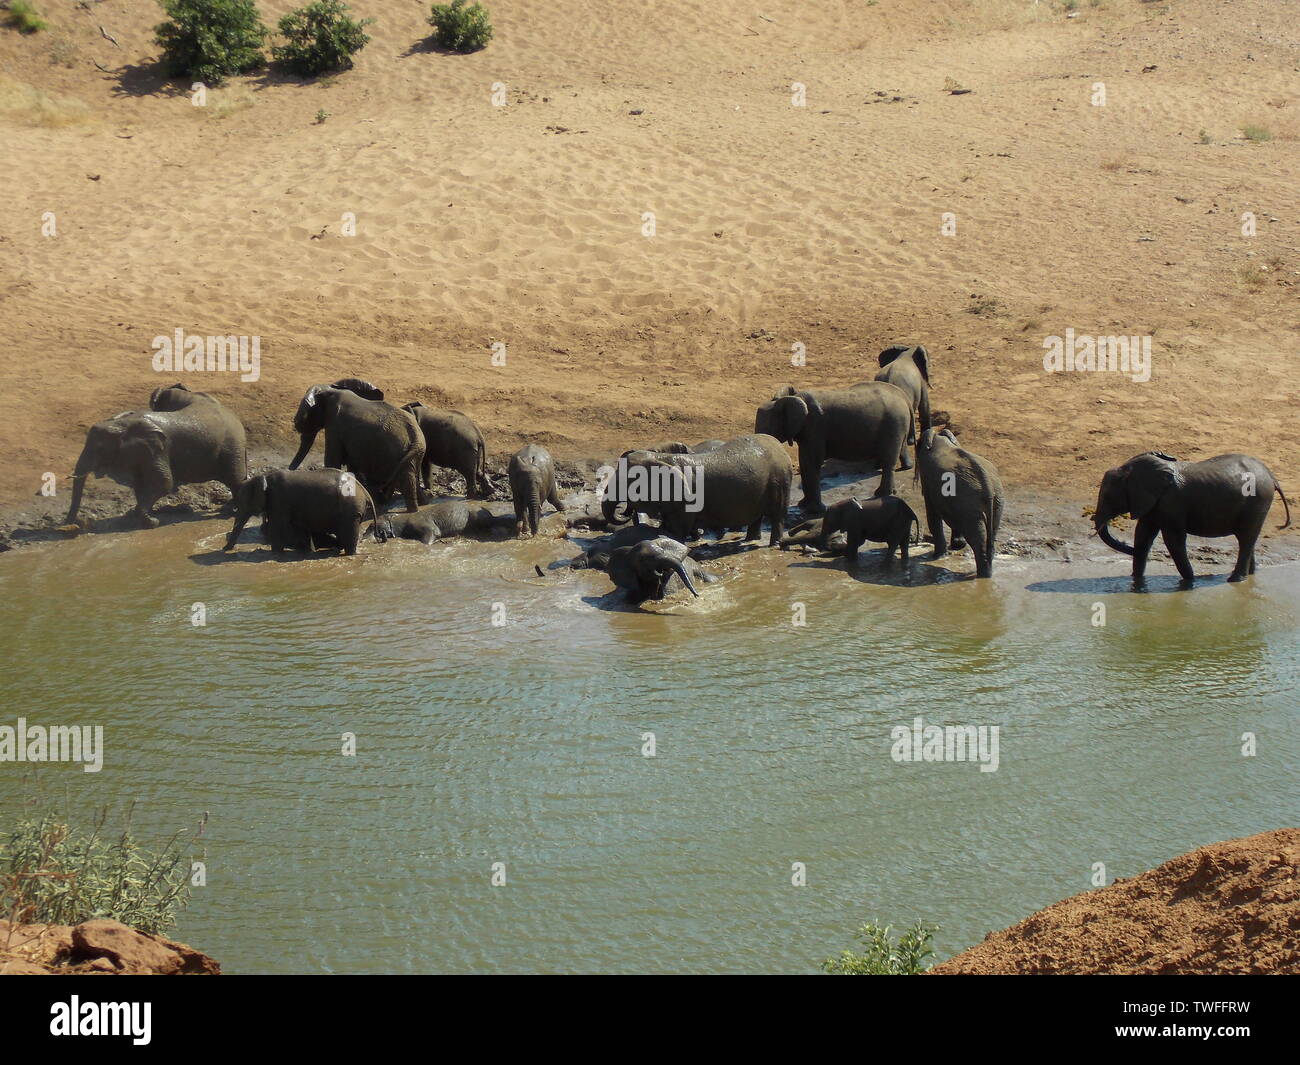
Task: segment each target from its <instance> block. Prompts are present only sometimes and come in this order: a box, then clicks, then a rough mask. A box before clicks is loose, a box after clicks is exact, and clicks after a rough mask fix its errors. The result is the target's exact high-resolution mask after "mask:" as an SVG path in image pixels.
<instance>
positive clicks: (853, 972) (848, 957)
mask: <svg viewBox="0 0 1300 1065" xmlns="http://www.w3.org/2000/svg"><path fill="white" fill-rule="evenodd" d="M936 931H937V929H935V928H931V927H929V926H928V925H923V924H922V923H921V922H920V921H917V922H916V924H914V925H913V926H912V927H911V928H909V929H908V930H907V931H906V932H904V933H903V934H902V935H901V936H899V938H898V942H897V943H895V942H894V940H893V936H892V934H891V932H892V929H890V927H889V925H884V926H881V925H878V924H874V923H867V924H864V925H863V926H862V927H861V928H859V929H858V930H857V931H856V932H854V933H853V937H854V938H855V939H856V940H857V941H858V942H859V943H861V944H862V946H863V947H864V948H865V949H864V950H863V951H862V953H860V954H856V953H854V952H853V951H851V950H845V951H842V952H841V953H840V956H839V957H838V958H827V959H826V960H825V961H824V962H822V971H823V972H827V973H832V974H834V975H836V976H918V975H919V974H921V973H923V972H925V971H926V969H928V968H930V967H929V966H928V965H925V964H923V963H924V962H925V959H926V958H931V957H933V956H934V951H932V950H931V949H930V940H931V939H933V938H934V933H935V932H936Z"/></svg>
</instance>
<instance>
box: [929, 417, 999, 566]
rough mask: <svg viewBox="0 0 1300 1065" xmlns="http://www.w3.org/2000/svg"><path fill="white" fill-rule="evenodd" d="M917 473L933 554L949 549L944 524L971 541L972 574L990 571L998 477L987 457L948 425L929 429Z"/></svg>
mask: <svg viewBox="0 0 1300 1065" xmlns="http://www.w3.org/2000/svg"><path fill="white" fill-rule="evenodd" d="M916 479H917V480H919V481H920V482H921V492H922V494H923V495H924V497H925V520H926V524H927V525H928V526H929V527H930V536H931V537H932V538H933V540H934V555H933V557H934V558H942V557H943V556H944V555H946V554H947V553H948V538H947V535H946V533H945V532H944V526H945V525H946V526H947V527H948V528H950V529H952V531H953V533H954V534H955V535H956V536H959V537H961V539H963V540H965V541H966V543H968V544H969V545H970V549H971V551H972V552H973V553H974V555H975V575H976V576H977V577H991V576H992V575H993V556H994V553H995V551H996V547H995V545H996V543H997V537H998V526H999V525H1000V524H1001V523H1002V506H1003V494H1002V481H1001V480H1000V479H999V477H998V471H997V470H996V469H995V468H994V467H993V464H992V463H991V462H989V461H988V460H987V459H983V458H980V456H979V455H976V454H975V453H974V452H971V451H967V450H965V449H964V448H963V447H961V446H960V445H959V444H958V443H957V438H956V437H955V436H953V434H952V433H951V431H949V430H947V429H943V430H935V429H933V428H931V429H927V430H926V431H925V432H924V433H922V434H921V438H920V440H919V441H918V442H917V447H916Z"/></svg>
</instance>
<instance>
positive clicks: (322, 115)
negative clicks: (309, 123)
mask: <svg viewBox="0 0 1300 1065" xmlns="http://www.w3.org/2000/svg"><path fill="white" fill-rule="evenodd" d="M329 117H330V113H329V112H328V111H326V110H325V108H323V107H322V108H321V109H320V110H319V111H317V112H316V125H318V126H323V125H325V120H326V119H327V118H329Z"/></svg>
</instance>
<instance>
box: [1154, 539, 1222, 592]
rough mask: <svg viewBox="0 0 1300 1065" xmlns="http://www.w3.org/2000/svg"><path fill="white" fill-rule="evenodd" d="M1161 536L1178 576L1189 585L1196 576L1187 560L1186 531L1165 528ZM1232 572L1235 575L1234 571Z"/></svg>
mask: <svg viewBox="0 0 1300 1065" xmlns="http://www.w3.org/2000/svg"><path fill="white" fill-rule="evenodd" d="M1161 535H1162V536H1163V538H1164V541H1165V547H1166V548H1168V549H1169V557H1170V558H1172V559H1173V560H1174V565H1175V566H1177V567H1178V576H1180V577H1182V579H1183V580H1184V582H1186V583H1187V584H1191V583H1192V581H1193V580H1194V579H1195V578H1196V574H1195V573H1193V572H1192V563H1191V562H1190V561H1189V560H1188V558H1187V531H1186V530H1185V529H1172V528H1165V529H1162V530H1161ZM1237 564H1238V565H1240V564H1241V560H1240V558H1238V560H1237ZM1233 572H1234V573H1235V572H1236V570H1234V571H1233ZM1238 579H1240V578H1238Z"/></svg>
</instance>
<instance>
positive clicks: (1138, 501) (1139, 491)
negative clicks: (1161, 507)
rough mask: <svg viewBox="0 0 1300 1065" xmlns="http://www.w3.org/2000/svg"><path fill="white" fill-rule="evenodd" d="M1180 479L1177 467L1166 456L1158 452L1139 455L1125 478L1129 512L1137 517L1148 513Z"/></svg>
mask: <svg viewBox="0 0 1300 1065" xmlns="http://www.w3.org/2000/svg"><path fill="white" fill-rule="evenodd" d="M1180 480H1181V478H1180V477H1179V476H1178V469H1177V467H1175V466H1174V465H1173V463H1172V462H1171V461H1170V460H1169V459H1168V457H1167V456H1165V455H1162V454H1160V453H1158V452H1155V453H1148V454H1146V455H1141V456H1139V457H1138V458H1137V459H1135V460H1134V462H1133V464H1132V465H1131V466H1130V467H1129V470H1128V475H1127V477H1126V478H1125V486H1126V487H1127V489H1128V502H1129V513H1130V514H1132V515H1133V517H1135V518H1139V519H1140V518H1142V517H1144V516H1145V515H1146V514H1149V513H1150V512H1151V509H1152V508H1153V507H1154V506H1155V505H1156V503H1158V502H1159V501H1160V497H1161V496H1163V495H1164V494H1165V493H1166V492H1167V491H1169V489H1171V488H1175V487H1177V486H1178V483H1179V481H1180Z"/></svg>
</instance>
